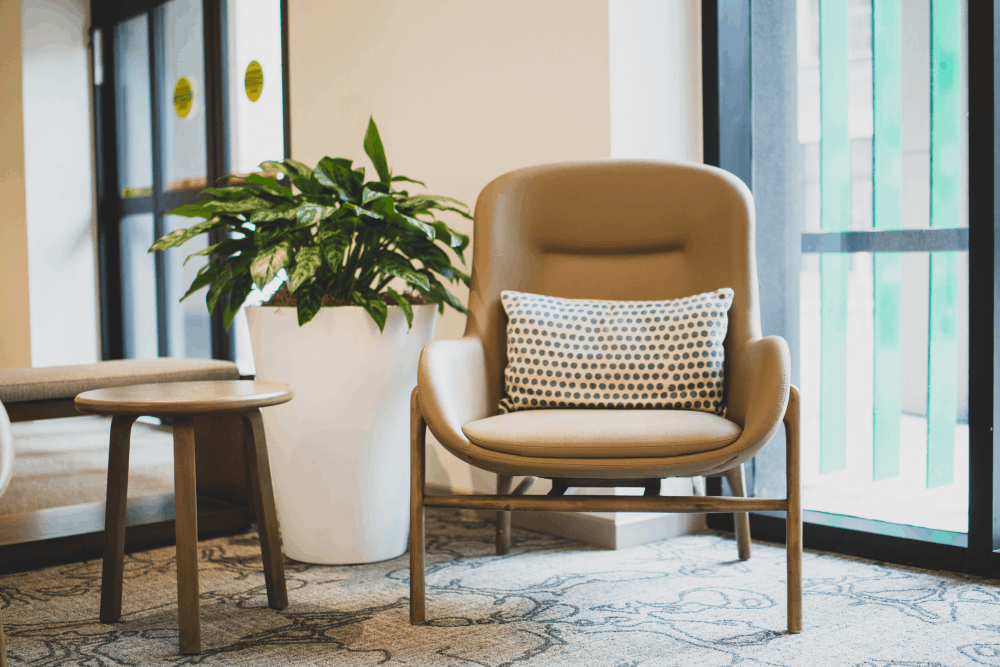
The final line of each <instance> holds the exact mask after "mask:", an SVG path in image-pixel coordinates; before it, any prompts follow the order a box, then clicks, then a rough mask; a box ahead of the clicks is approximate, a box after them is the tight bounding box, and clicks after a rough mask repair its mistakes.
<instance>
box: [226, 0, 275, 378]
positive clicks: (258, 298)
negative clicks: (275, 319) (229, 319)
mask: <svg viewBox="0 0 1000 667" xmlns="http://www.w3.org/2000/svg"><path fill="white" fill-rule="evenodd" d="M226 22H227V30H228V34H227V43H228V47H229V50H228V57H229V72H228V80H229V91H228V96H229V100H228V101H229V105H228V108H229V146H228V151H229V155H228V160H229V171H231V172H233V173H240V174H246V173H250V172H254V171H258V170H259V166H258V165H260V163H261V162H263V161H264V160H280V159H281V158H282V157H283V156H284V150H285V148H284V145H285V143H284V142H285V136H284V99H283V95H282V60H281V8H280V5H279V3H276V2H271V1H270V0H227V3H226ZM280 283H281V280H280V279H275V282H274V283H272V285H271V286H268V287H267V288H265V290H264V293H263V294H262V293H260V292H258V291H256V290H254V292H253V293H252V294H251V295H250V298H249V299H248V300H247V304H248V305H258V304H260V303H262V302H263V301H265V300H267V299H268V298H270V295H271V293H273V292H274V290H275V289H277V285H278V284H280ZM232 329H233V341H234V345H235V361H236V364H237V366H239V369H240V373H243V374H247V375H248V374H253V373H254V363H253V352H252V351H251V348H250V333H249V330H248V328H247V321H246V316H245V315H244V314H243V313H242V312H241V313H240V314H238V315H237V316H236V318H235V319H234V320H233V326H232Z"/></svg>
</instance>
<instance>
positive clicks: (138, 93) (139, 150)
mask: <svg viewBox="0 0 1000 667" xmlns="http://www.w3.org/2000/svg"><path fill="white" fill-rule="evenodd" d="M114 39H115V93H116V96H115V102H116V112H115V115H116V117H117V130H118V185H119V189H120V190H121V193H122V196H123V197H126V198H129V197H148V196H150V195H151V194H152V193H153V133H152V115H151V106H150V95H149V26H148V21H147V20H146V15H145V14H142V15H140V16H136V17H135V18H132V19H129V20H128V21H124V22H122V23H119V24H118V25H116V26H115V37H114Z"/></svg>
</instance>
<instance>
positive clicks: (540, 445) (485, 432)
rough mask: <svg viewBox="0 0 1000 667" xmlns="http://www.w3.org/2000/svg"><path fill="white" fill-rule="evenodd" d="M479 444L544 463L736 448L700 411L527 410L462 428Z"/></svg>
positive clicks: (728, 428)
mask: <svg viewBox="0 0 1000 667" xmlns="http://www.w3.org/2000/svg"><path fill="white" fill-rule="evenodd" d="M462 431H463V432H464V433H465V436H466V437H467V438H468V439H469V440H470V441H472V442H473V443H474V444H476V445H478V446H480V447H482V448H484V449H489V450H491V451H495V452H501V453H504V454H514V455H517V456H530V457H542V458H571V459H610V458H616V459H621V458H655V457H668V456H682V455H685V454H698V453H701V452H708V451H712V450H716V449H721V448H723V447H726V446H727V445H731V444H732V443H734V442H736V440H737V439H738V438H739V437H740V434H741V433H742V432H743V429H742V428H741V427H740V425H739V424H737V423H735V422H731V421H729V420H728V419H725V418H724V417H720V416H718V415H715V414H712V413H709V412H700V411H695V410H571V409H553V410H525V411H521V412H512V413H509V414H503V415H497V416H495V417H487V418H486V419H480V420H478V421H474V422H470V423H468V424H466V425H465V426H463V427H462Z"/></svg>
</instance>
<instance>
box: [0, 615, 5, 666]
mask: <svg viewBox="0 0 1000 667" xmlns="http://www.w3.org/2000/svg"><path fill="white" fill-rule="evenodd" d="M0 667H7V640H5V639H4V636H3V619H0Z"/></svg>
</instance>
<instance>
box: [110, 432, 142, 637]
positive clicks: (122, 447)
mask: <svg viewBox="0 0 1000 667" xmlns="http://www.w3.org/2000/svg"><path fill="white" fill-rule="evenodd" d="M135 420H136V418H135V417H123V416H117V417H114V418H113V419H112V420H111V441H110V446H109V449H108V489H107V503H106V505H105V512H104V566H103V571H102V574H101V623H114V622H115V621H117V620H119V619H120V618H121V617H122V578H123V576H124V569H125V513H126V510H127V509H128V455H129V446H130V441H131V434H132V424H133V423H135Z"/></svg>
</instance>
